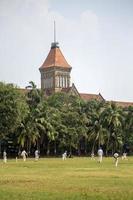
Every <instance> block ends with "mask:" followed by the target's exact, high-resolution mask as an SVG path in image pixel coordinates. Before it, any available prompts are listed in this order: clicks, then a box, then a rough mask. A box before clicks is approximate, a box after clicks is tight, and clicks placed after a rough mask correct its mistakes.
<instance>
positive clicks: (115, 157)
mask: <svg viewBox="0 0 133 200" xmlns="http://www.w3.org/2000/svg"><path fill="white" fill-rule="evenodd" d="M118 158H119V154H118V153H117V152H116V153H114V159H115V166H116V167H117V166H118Z"/></svg>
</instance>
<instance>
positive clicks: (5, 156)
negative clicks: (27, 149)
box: [3, 151, 7, 163]
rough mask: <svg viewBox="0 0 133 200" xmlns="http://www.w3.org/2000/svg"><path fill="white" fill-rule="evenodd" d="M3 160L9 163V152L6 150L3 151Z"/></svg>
mask: <svg viewBox="0 0 133 200" xmlns="http://www.w3.org/2000/svg"><path fill="white" fill-rule="evenodd" d="M3 162H4V163H7V153H6V151H3Z"/></svg>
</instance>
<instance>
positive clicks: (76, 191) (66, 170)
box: [0, 157, 133, 200]
mask: <svg viewBox="0 0 133 200" xmlns="http://www.w3.org/2000/svg"><path fill="white" fill-rule="evenodd" d="M0 200H133V157H130V158H129V160H128V161H126V160H124V161H122V160H121V159H120V161H119V165H118V167H117V168H116V167H115V166H114V163H113V158H104V160H103V163H102V164H99V163H97V162H96V161H91V160H90V158H72V159H71V158H69V159H67V160H66V161H62V160H61V158H43V159H40V160H39V161H38V162H35V161H34V159H29V160H27V161H26V162H25V163H24V162H23V161H22V160H18V162H17V163H16V162H15V160H8V162H7V164H4V163H3V161H2V160H1V161H0Z"/></svg>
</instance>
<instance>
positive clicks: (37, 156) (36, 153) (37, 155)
mask: <svg viewBox="0 0 133 200" xmlns="http://www.w3.org/2000/svg"><path fill="white" fill-rule="evenodd" d="M38 159H39V151H38V150H36V151H35V161H38Z"/></svg>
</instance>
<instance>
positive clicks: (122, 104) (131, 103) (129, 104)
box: [108, 101, 133, 108]
mask: <svg viewBox="0 0 133 200" xmlns="http://www.w3.org/2000/svg"><path fill="white" fill-rule="evenodd" d="M108 102H113V103H114V104H116V105H117V106H120V107H123V108H124V107H129V106H133V102H122V101H108Z"/></svg>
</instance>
